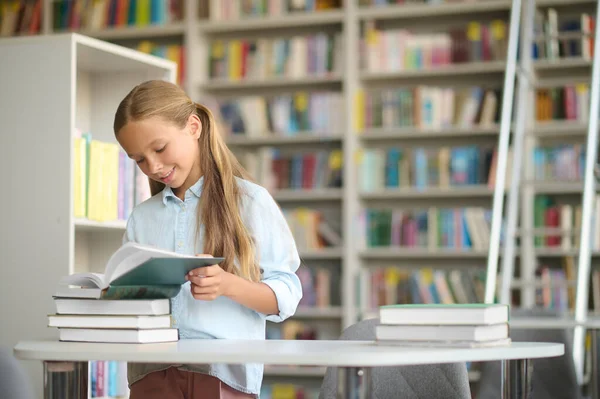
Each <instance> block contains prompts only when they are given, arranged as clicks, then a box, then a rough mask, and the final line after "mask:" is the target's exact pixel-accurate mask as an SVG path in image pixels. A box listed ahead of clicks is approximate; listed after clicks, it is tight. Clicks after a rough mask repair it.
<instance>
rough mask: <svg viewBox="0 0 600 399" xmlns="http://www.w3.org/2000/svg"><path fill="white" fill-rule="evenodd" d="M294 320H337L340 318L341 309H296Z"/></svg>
mask: <svg viewBox="0 0 600 399" xmlns="http://www.w3.org/2000/svg"><path fill="white" fill-rule="evenodd" d="M293 317H294V318H297V319H298V318H300V319H339V318H341V317H342V308H341V307H339V306H330V307H327V308H308V307H301V306H300V307H298V309H297V310H296V313H295V314H294V316H293Z"/></svg>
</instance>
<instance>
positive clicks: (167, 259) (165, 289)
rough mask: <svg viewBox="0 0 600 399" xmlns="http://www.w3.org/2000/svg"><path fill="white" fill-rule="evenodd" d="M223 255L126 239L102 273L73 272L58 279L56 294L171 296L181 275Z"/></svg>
mask: <svg viewBox="0 0 600 399" xmlns="http://www.w3.org/2000/svg"><path fill="white" fill-rule="evenodd" d="M223 260H224V259H223V258H210V257H206V258H202V257H197V256H193V255H182V254H178V253H175V252H170V251H165V250H162V249H158V248H154V247H150V246H145V245H141V244H137V243H134V242H128V243H126V244H124V245H123V246H121V247H120V248H119V249H118V250H117V251H116V252H115V253H114V254H113V255H112V256H111V257H110V259H109V260H108V262H107V264H106V268H105V270H104V273H92V272H88V273H75V274H71V275H69V276H65V277H63V278H62V279H61V280H60V282H59V287H58V290H57V291H56V294H55V296H56V297H63V298H64V297H70V298H73V297H74V298H96V299H99V298H102V299H132V298H144V299H151V298H172V297H174V296H176V295H177V293H179V290H180V288H181V285H182V284H184V283H185V282H186V280H185V276H186V274H187V273H189V272H190V271H191V270H193V269H196V268H198V267H204V266H211V265H216V264H218V263H219V262H222V261H223ZM73 286H75V287H73Z"/></svg>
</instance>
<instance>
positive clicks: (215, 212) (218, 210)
mask: <svg viewBox="0 0 600 399" xmlns="http://www.w3.org/2000/svg"><path fill="white" fill-rule="evenodd" d="M193 113H195V114H196V115H197V116H198V118H199V119H200V121H201V122H202V132H201V134H200V138H199V139H198V145H199V150H200V154H201V156H200V171H201V173H202V175H203V177H204V182H203V186H202V194H201V196H200V205H199V208H198V217H197V223H196V239H197V238H198V233H199V231H200V228H201V227H202V226H204V248H203V251H204V253H207V254H211V255H213V256H219V257H220V256H222V257H224V258H225V261H224V262H222V263H221V264H220V265H221V267H222V268H223V269H224V270H225V271H228V272H231V273H234V274H237V275H239V276H241V277H244V278H246V279H249V280H251V281H259V280H260V268H259V266H258V263H257V261H256V259H255V250H254V245H253V242H252V238H251V236H250V233H249V232H248V230H247V229H246V227H245V226H244V223H243V221H242V217H241V214H240V200H241V195H242V193H241V192H240V188H239V187H238V184H237V182H236V177H239V178H243V179H249V176H248V174H247V172H246V171H245V170H244V168H243V167H242V166H241V165H240V163H239V162H238V160H237V159H236V157H235V156H234V155H233V153H232V152H231V151H230V150H229V148H227V146H226V145H225V143H224V141H223V139H222V138H221V135H220V134H219V132H218V129H217V125H216V122H215V118H214V116H213V114H212V113H211V112H210V110H208V109H207V108H206V107H204V106H203V105H200V104H196V103H195V102H193V101H192V100H190V98H189V97H188V96H187V95H186V94H185V92H184V91H183V90H182V89H181V88H180V87H179V86H177V85H175V84H172V83H169V82H166V81H162V80H151V81H147V82H144V83H142V84H140V85H138V86H136V87H135V88H133V90H131V91H130V92H129V94H127V96H125V98H124V99H123V100H122V101H121V103H120V104H119V107H118V108H117V112H116V114H115V121H114V126H113V128H114V131H115V135H117V134H118V133H119V131H120V130H121V128H123V126H125V125H126V124H127V123H129V122H131V121H140V120H143V119H146V118H150V117H153V116H158V117H160V118H162V119H164V120H165V121H169V122H172V123H174V124H175V125H176V126H178V127H179V128H180V129H183V128H184V127H185V126H186V124H187V122H188V120H189V117H190V116H191V115H192V114H193ZM148 180H149V183H150V192H151V193H152V195H155V194H157V193H159V192H161V191H162V190H163V189H164V187H165V186H164V184H162V183H160V182H157V181H155V180H152V179H148ZM236 259H237V261H238V264H239V268H236V266H235V263H234V262H235V260H236Z"/></svg>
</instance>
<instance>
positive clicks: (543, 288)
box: [535, 266, 593, 312]
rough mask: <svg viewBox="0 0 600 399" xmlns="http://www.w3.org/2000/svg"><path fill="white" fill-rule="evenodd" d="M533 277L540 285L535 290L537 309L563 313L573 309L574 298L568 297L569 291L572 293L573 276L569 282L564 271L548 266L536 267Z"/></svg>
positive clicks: (572, 296)
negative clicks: (534, 276)
mask: <svg viewBox="0 0 600 399" xmlns="http://www.w3.org/2000/svg"><path fill="white" fill-rule="evenodd" d="M535 275H536V282H539V283H540V284H539V285H538V284H536V288H535V305H536V306H537V307H539V308H544V309H554V310H558V311H565V312H566V311H568V310H572V309H573V308H574V306H575V298H574V295H569V291H573V287H571V286H570V284H574V283H575V280H574V278H575V276H571V277H572V279H571V280H569V279H567V273H566V271H565V270H564V269H557V268H555V267H548V266H540V267H538V268H537V269H536V272H535ZM592 278H593V275H592ZM538 279H539V280H538Z"/></svg>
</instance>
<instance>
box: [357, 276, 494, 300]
mask: <svg viewBox="0 0 600 399" xmlns="http://www.w3.org/2000/svg"><path fill="white" fill-rule="evenodd" d="M485 279H486V274H485V270H484V269H483V268H481V269H475V268H473V269H471V268H470V269H462V270H461V269H456V270H440V269H432V268H429V267H424V268H419V269H418V270H406V269H401V268H398V267H393V266H391V267H385V268H378V269H375V270H372V271H370V273H369V280H368V281H367V282H365V283H366V284H369V286H368V292H369V298H367V304H366V305H367V307H368V308H369V309H371V310H373V309H377V308H378V307H379V306H384V305H393V304H411V303H415V304H420V303H423V304H460V303H462V304H467V303H478V302H483V300H484V296H485Z"/></svg>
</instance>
